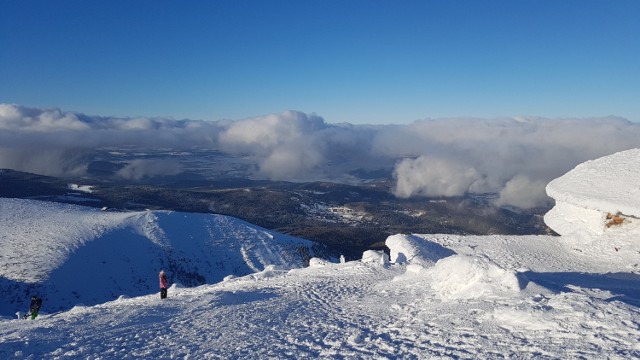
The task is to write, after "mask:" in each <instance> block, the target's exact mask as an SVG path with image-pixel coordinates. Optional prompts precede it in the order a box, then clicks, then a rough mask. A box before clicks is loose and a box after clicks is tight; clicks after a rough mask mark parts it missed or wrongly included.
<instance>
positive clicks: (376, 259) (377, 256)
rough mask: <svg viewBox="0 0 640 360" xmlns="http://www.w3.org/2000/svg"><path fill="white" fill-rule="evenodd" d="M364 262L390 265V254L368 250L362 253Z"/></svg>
mask: <svg viewBox="0 0 640 360" xmlns="http://www.w3.org/2000/svg"><path fill="white" fill-rule="evenodd" d="M362 262H363V263H366V264H379V265H383V266H384V265H388V264H389V255H387V254H385V253H384V252H383V251H376V250H367V251H365V252H363V253H362Z"/></svg>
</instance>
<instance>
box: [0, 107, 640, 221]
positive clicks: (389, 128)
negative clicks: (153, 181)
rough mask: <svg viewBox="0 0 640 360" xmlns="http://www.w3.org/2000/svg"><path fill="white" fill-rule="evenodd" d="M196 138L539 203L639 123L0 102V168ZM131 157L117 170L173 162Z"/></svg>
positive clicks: (406, 186) (280, 164)
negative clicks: (84, 110) (92, 108)
mask: <svg viewBox="0 0 640 360" xmlns="http://www.w3.org/2000/svg"><path fill="white" fill-rule="evenodd" d="M118 146H136V147H148V148H171V149H190V148H194V147H200V148H202V147H205V148H209V149H215V150H218V151H222V152H224V153H227V154H229V155H231V156H234V157H237V158H242V159H244V160H246V161H249V162H250V163H251V164H253V167H252V169H253V173H252V174H250V175H251V176H252V177H254V178H263V179H271V180H291V181H311V180H327V179H334V180H336V179H338V180H345V179H348V178H349V176H351V174H355V173H362V172H378V173H381V172H386V173H387V174H388V176H389V177H393V179H394V180H395V187H394V193H395V195H397V196H399V197H415V196H429V197H438V196H460V195H464V194H467V193H475V194H482V193H495V194H498V197H497V200H496V205H498V206H507V205H509V206H516V207H521V208H532V207H536V206H541V205H546V202H548V201H549V199H548V198H547V197H546V195H545V193H544V187H545V185H546V183H548V182H549V181H550V180H552V179H554V178H556V177H559V176H561V175H563V174H564V173H566V172H567V171H568V170H570V169H572V168H573V167H575V166H576V165H577V164H579V163H581V162H584V161H586V160H589V159H594V158H598V157H601V156H604V155H608V154H612V153H614V152H617V151H621V150H626V149H630V148H638V147H640V124H638V123H633V122H630V121H627V120H625V119H621V118H616V117H606V118H585V119H544V118H533V117H527V118H501V119H473V118H450V119H425V120H420V121H416V122H414V123H412V124H409V125H377V126H370V125H350V124H329V123H326V122H325V120H324V119H323V118H322V117H320V116H318V115H315V114H305V113H301V112H295V111H287V112H283V113H280V114H270V115H265V116H259V117H255V118H249V119H242V120H235V121H231V120H225V121H217V122H210V121H196V120H174V119H166V118H113V117H96V116H88V115H84V114H79V113H72V112H64V111H61V110H59V109H37V108H27V107H23V106H18V105H12V104H0V168H11V169H15V170H20V171H27V172H32V173H38V174H44V175H54V176H70V175H82V174H83V172H85V171H86V169H87V165H88V164H87V161H88V160H87V159H88V156H89V155H90V154H92V152H94V151H95V150H96V149H98V148H104V147H118ZM182 169H183V168H182V166H181V164H180V163H178V162H177V161H175V160H174V161H169V162H167V161H160V160H149V159H146V160H143V159H140V160H133V161H131V162H130V163H129V164H126V165H125V166H124V167H123V168H122V169H121V170H120V171H119V173H118V176H120V177H122V178H126V179H134V180H135V179H144V178H145V177H151V176H156V175H166V174H177V173H179V172H181V171H182Z"/></svg>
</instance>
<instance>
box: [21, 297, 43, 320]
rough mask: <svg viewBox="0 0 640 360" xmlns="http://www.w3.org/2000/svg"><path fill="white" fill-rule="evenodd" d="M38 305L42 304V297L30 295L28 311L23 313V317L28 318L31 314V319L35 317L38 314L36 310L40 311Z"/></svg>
mask: <svg viewBox="0 0 640 360" xmlns="http://www.w3.org/2000/svg"><path fill="white" fill-rule="evenodd" d="M40 306H42V299H40V298H39V297H37V296H35V295H34V296H32V297H31V305H29V312H28V313H26V314H24V318H25V319H26V318H28V317H29V315H31V320H33V319H35V318H36V316H38V311H40Z"/></svg>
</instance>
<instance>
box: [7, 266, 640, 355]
mask: <svg viewBox="0 0 640 360" xmlns="http://www.w3.org/2000/svg"><path fill="white" fill-rule="evenodd" d="M405 270H406V269H405V268H404V267H403V266H398V265H390V266H388V267H386V268H385V267H382V266H380V265H371V264H363V263H361V262H349V263H346V264H331V265H328V266H325V267H320V268H307V269H300V270H292V271H278V270H265V271H263V272H261V273H257V274H254V275H249V276H247V277H243V278H237V279H235V280H231V281H226V282H223V283H220V284H216V285H206V286H202V287H198V288H175V287H173V288H171V289H170V291H169V298H168V299H167V300H165V301H161V300H160V299H158V296H157V295H155V294H154V295H148V296H143V297H137V298H129V299H119V300H116V301H112V302H108V303H105V304H103V305H97V306H93V307H76V308H74V309H72V310H70V311H67V312H63V313H59V314H53V315H43V316H41V317H39V318H38V319H37V320H36V321H22V320H10V321H3V322H2V325H3V326H2V330H0V339H2V346H1V347H0V349H2V350H0V355H1V356H2V358H11V357H14V356H15V354H22V355H24V356H27V355H28V356H33V358H88V359H91V358H95V359H111V358H113V359H117V358H123V359H126V358H151V357H156V358H194V359H209V358H211V359H228V358H246V359H265V358H290V359H301V358H309V359H311V358H341V359H342V358H345V359H348V358H382V359H392V358H406V359H420V358H429V357H451V358H505V359H506V358H508V359H512V358H534V357H535V358H558V357H562V358H576V359H577V358H603V357H608V358H628V357H634V356H640V347H639V346H638V345H637V340H638V339H639V338H640V331H639V328H640V323H639V322H638V319H639V315H640V314H638V310H637V308H635V307H630V306H627V305H625V304H623V303H620V302H613V303H610V302H606V301H604V300H599V299H596V298H593V297H590V296H588V295H587V294H583V293H580V292H575V293H557V294H553V293H549V294H545V295H541V294H528V293H526V292H525V293H524V294H521V296H516V297H515V298H514V299H494V300H487V299H468V300H460V301H455V302H450V301H439V300H438V299H437V298H436V297H435V296H434V294H433V293H432V292H431V291H430V290H429V286H428V284H427V283H426V282H425V279H424V278H421V277H414V278H406V277H403V274H405ZM398 276H400V277H402V279H400V280H397V279H396V280H394V278H396V277H398Z"/></svg>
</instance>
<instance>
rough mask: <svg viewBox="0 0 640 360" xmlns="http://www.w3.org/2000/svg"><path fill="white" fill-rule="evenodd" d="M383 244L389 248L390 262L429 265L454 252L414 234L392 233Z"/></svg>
mask: <svg viewBox="0 0 640 360" xmlns="http://www.w3.org/2000/svg"><path fill="white" fill-rule="evenodd" d="M385 245H386V246H387V247H388V248H389V250H390V254H391V262H393V263H396V264H404V263H407V264H416V265H423V266H431V265H433V264H434V263H435V262H436V261H438V260H440V259H442V258H444V257H447V256H451V255H453V254H455V253H454V252H453V251H451V250H450V249H447V248H445V247H443V246H442V245H440V244H437V243H435V242H430V241H427V240H425V239H423V238H420V237H418V236H415V235H402V234H399V235H392V236H389V237H388V238H387V240H386V241H385Z"/></svg>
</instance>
